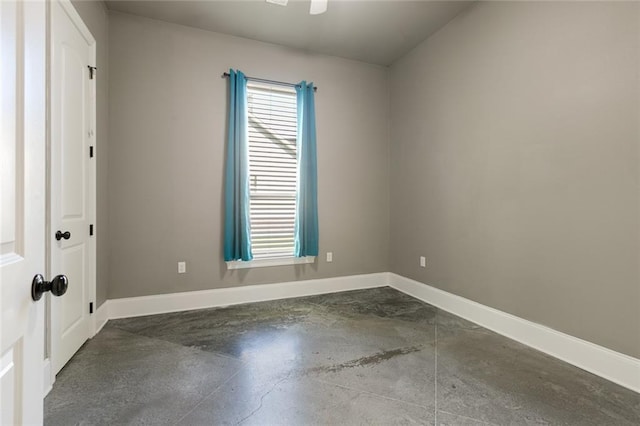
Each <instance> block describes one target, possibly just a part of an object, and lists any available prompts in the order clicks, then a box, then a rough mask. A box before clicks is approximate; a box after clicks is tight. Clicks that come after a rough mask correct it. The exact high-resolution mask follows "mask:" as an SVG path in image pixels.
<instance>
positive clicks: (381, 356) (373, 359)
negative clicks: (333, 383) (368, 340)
mask: <svg viewBox="0 0 640 426" xmlns="http://www.w3.org/2000/svg"><path fill="white" fill-rule="evenodd" d="M423 348H424V346H423V345H418V346H408V347H404V348H397V349H390V350H388V351H382V352H377V353H375V354H373V355H369V356H365V357H362V358H358V359H354V360H351V361H347V362H343V363H341V364H334V365H327V366H322V367H316V368H312V369H309V370H308V372H309V373H337V372H339V371H342V370H344V369H347V368H355V367H365V366H369V365H375V364H380V363H381V362H383V361H387V360H390V359H392V358H395V357H398V356H402V355H407V354H410V353H413V352H418V351H420V350H422V349H423Z"/></svg>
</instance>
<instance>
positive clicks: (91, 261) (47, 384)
mask: <svg viewBox="0 0 640 426" xmlns="http://www.w3.org/2000/svg"><path fill="white" fill-rule="evenodd" d="M54 2H55V3H58V4H59V5H60V6H61V7H62V9H63V10H64V12H65V13H66V14H67V16H68V17H69V19H70V20H71V22H72V23H73V24H74V25H75V26H76V28H77V29H78V30H79V31H80V33H81V34H82V36H83V37H84V38H85V39H87V40H89V41H90V48H89V49H90V53H89V56H90V58H89V62H90V63H89V64H87V66H95V64H96V40H95V38H94V37H93V35H92V34H91V32H90V31H89V28H88V27H87V26H86V24H85V23H84V21H83V20H82V18H81V17H80V14H78V12H77V11H76V9H75V8H74V7H73V4H72V3H71V1H70V0H51V1H48V2H47V32H46V34H47V46H46V53H47V54H46V64H47V72H46V75H47V79H46V92H47V93H46V98H47V111H46V117H47V126H46V170H45V173H46V213H45V215H46V222H45V263H46V265H45V270H46V274H47V276H50V275H51V270H52V265H51V263H52V230H53V227H52V203H51V200H52V198H51V197H52V195H53V194H52V188H51V173H52V151H51V149H52V141H51V128H52V126H51V120H52V118H51V102H52V87H53V84H55V83H56V82H53V81H52V72H51V61H52V55H51V48H52V42H53V36H52V31H53V28H52V13H51V8H52V3H54ZM87 72H89V69H88V68H87ZM94 75H95V76H96V77H94V78H93V79H92V80H90V102H89V120H90V123H91V125H90V130H91V131H92V136H91V138H92V141H91V145H92V146H93V158H92V161H90V162H89V165H88V166H87V176H86V177H85V178H86V182H85V184H86V185H87V188H88V196H87V201H88V206H87V216H88V217H90V218H92V219H91V222H92V223H93V225H94V233H93V237H92V238H91V239H89V243H88V244H87V247H88V251H87V254H88V261H87V267H88V268H89V273H88V275H89V277H90V278H89V280H88V282H86V283H85V287H86V291H87V294H88V295H89V300H90V302H93V307H94V310H93V314H92V315H91V316H90V329H91V336H90V337H89V338H91V337H93V336H94V335H95V333H96V316H95V313H96V310H97V306H96V266H97V256H96V247H97V244H96V241H97V238H98V232H97V230H98V229H99V227H98V224H97V220H96V219H97V214H96V190H97V182H96V176H97V174H96V164H97V162H96V155H97V150H98V143H97V142H98V135H97V131H96V127H97V126H96V124H97V122H96V104H97V99H96V94H97V90H96V81H97V73H94ZM51 297H52V296H51V294H50V293H47V296H46V313H45V358H44V362H43V375H44V386H43V391H44V392H43V397H44V396H46V395H47V394H48V393H49V392H50V391H51V389H52V387H53V384H54V382H55V380H56V373H55V371H54V370H53V368H52V363H51V357H52V353H51V352H52V350H51V348H52V339H53V338H54V336H52V332H51V330H52V327H51V325H52V323H53V321H57V320H59V319H55V318H53V311H52V309H51ZM87 308H88V307H87Z"/></svg>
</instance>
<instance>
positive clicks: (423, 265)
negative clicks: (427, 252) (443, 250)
mask: <svg viewBox="0 0 640 426" xmlns="http://www.w3.org/2000/svg"><path fill="white" fill-rule="evenodd" d="M420 267H421V268H426V267H427V258H426V257H424V256H420Z"/></svg>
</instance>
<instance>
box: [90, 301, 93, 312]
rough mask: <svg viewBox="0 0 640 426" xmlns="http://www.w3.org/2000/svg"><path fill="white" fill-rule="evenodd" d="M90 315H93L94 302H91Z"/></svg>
mask: <svg viewBox="0 0 640 426" xmlns="http://www.w3.org/2000/svg"><path fill="white" fill-rule="evenodd" d="M89 313H90V314H92V313H93V302H89Z"/></svg>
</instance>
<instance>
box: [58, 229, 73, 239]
mask: <svg viewBox="0 0 640 426" xmlns="http://www.w3.org/2000/svg"><path fill="white" fill-rule="evenodd" d="M63 238H64V239H65V240H68V239H69V238H71V232H69V231H65V232H62V231H58V232H56V240H58V241H60V240H61V239H63Z"/></svg>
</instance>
